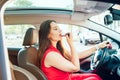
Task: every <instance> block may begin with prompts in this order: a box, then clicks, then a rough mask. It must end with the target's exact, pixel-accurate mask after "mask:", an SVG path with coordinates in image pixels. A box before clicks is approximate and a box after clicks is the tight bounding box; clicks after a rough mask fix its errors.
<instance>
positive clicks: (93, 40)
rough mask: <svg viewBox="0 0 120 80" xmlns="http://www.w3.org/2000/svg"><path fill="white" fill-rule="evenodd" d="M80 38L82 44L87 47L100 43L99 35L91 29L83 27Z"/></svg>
mask: <svg viewBox="0 0 120 80" xmlns="http://www.w3.org/2000/svg"><path fill="white" fill-rule="evenodd" d="M78 36H79V41H80V43H82V44H83V45H85V46H87V45H90V44H91V45H92V44H93V45H94V44H98V43H100V37H99V33H97V32H95V31H93V30H90V29H86V28H83V27H81V28H80V29H79V32H78Z"/></svg>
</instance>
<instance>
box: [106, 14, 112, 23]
mask: <svg viewBox="0 0 120 80" xmlns="http://www.w3.org/2000/svg"><path fill="white" fill-rule="evenodd" d="M112 23H113V17H112V16H111V15H105V17H104V24H105V25H110V24H112Z"/></svg>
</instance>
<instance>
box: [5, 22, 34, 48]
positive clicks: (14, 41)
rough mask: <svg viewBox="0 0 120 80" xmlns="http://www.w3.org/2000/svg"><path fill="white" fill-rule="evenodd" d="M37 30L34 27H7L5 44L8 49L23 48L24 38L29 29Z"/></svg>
mask: <svg viewBox="0 0 120 80" xmlns="http://www.w3.org/2000/svg"><path fill="white" fill-rule="evenodd" d="M31 27H32V28H35V27H34V26H33V25H29V24H20V25H5V42H6V45H7V46H8V47H22V42H23V38H24V35H25V32H26V30H27V29H28V28H31Z"/></svg>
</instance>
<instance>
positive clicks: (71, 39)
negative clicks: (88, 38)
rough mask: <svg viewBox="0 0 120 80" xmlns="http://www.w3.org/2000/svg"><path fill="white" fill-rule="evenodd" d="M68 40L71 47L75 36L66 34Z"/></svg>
mask: <svg viewBox="0 0 120 80" xmlns="http://www.w3.org/2000/svg"><path fill="white" fill-rule="evenodd" d="M65 37H66V39H67V42H68V44H69V46H71V45H72V44H73V36H72V34H71V33H66V35H65Z"/></svg>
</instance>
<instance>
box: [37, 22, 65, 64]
mask: <svg viewBox="0 0 120 80" xmlns="http://www.w3.org/2000/svg"><path fill="white" fill-rule="evenodd" d="M51 22H56V21H54V20H46V21H44V22H43V23H42V24H41V25H40V29H39V51H38V54H39V56H38V57H39V66H41V61H42V58H43V55H44V53H45V51H46V49H47V48H48V47H49V46H50V45H51V42H50V40H49V39H48V35H49V33H50V29H51V27H50V24H51ZM57 49H58V50H59V51H60V52H61V53H63V47H62V45H61V42H60V41H58V43H57Z"/></svg>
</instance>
